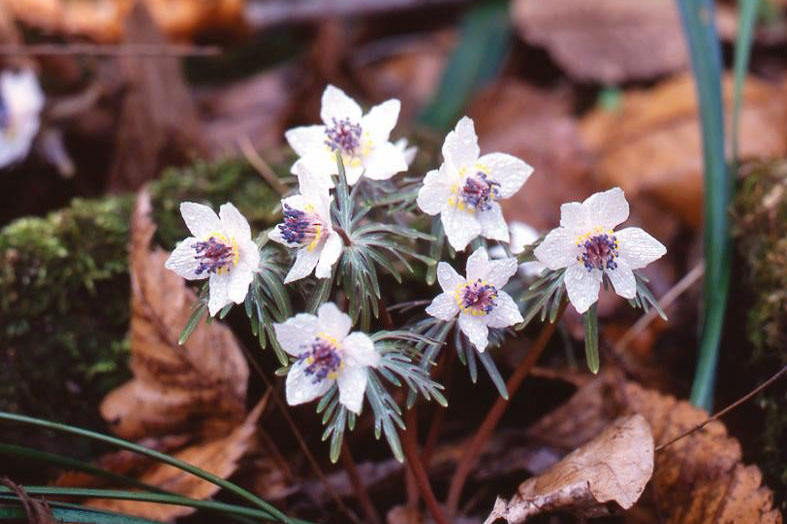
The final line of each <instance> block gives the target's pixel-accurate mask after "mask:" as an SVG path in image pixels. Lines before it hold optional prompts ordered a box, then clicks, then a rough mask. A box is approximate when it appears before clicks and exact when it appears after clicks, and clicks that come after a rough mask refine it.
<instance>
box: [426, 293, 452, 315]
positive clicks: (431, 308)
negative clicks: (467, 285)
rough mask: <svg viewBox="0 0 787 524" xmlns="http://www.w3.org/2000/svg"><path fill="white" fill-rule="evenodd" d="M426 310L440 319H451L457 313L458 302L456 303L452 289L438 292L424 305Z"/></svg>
mask: <svg viewBox="0 0 787 524" xmlns="http://www.w3.org/2000/svg"><path fill="white" fill-rule="evenodd" d="M426 312H427V314H429V315H432V316H433V317H435V318H439V319H440V320H445V321H448V320H451V319H452V318H454V317H455V316H456V315H457V313H459V304H457V303H456V297H455V296H454V293H453V292H452V291H446V292H445V293H440V294H439V295H437V296H436V297H434V300H432V303H431V304H429V305H428V306H427V307H426Z"/></svg>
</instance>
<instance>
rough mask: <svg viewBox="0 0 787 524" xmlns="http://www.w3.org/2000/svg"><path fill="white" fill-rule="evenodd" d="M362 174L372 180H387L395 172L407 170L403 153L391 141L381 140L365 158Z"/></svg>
mask: <svg viewBox="0 0 787 524" xmlns="http://www.w3.org/2000/svg"><path fill="white" fill-rule="evenodd" d="M364 165H365V166H366V171H364V176H365V177H367V178H370V179H372V180H388V179H389V178H391V177H392V176H394V175H395V174H396V173H401V172H402V171H407V162H406V161H405V159H404V154H403V153H402V152H401V151H400V150H399V149H398V148H397V147H396V146H395V145H393V144H392V143H390V142H383V143H382V144H380V145H378V146H377V147H375V148H374V149H373V150H372V152H371V153H370V154H369V156H368V157H367V158H366V159H365V161H364Z"/></svg>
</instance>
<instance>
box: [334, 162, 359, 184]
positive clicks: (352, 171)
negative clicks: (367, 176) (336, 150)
mask: <svg viewBox="0 0 787 524" xmlns="http://www.w3.org/2000/svg"><path fill="white" fill-rule="evenodd" d="M337 169H338V168H337ZM337 173H338V171H337ZM363 173H364V167H363V164H362V163H355V164H353V165H347V163H346V162H345V166H344V176H345V177H346V178H347V185H350V186H354V185H355V183H356V182H358V180H360V179H361V176H363Z"/></svg>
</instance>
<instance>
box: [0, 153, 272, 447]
mask: <svg viewBox="0 0 787 524" xmlns="http://www.w3.org/2000/svg"><path fill="white" fill-rule="evenodd" d="M150 192H151V195H152V198H153V204H154V210H155V211H154V213H155V219H156V222H157V224H158V231H157V240H158V241H159V243H160V244H161V245H162V246H163V247H165V248H167V249H171V248H172V247H174V245H175V243H176V242H177V241H178V240H180V239H182V238H184V237H185V236H186V233H187V232H186V229H185V226H184V225H183V221H182V220H181V217H180V213H179V210H178V206H179V204H180V202H182V201H184V200H193V201H197V202H204V203H209V204H212V205H213V206H214V208H216V209H217V208H218V205H220V204H222V203H224V202H227V201H232V202H233V203H234V204H235V205H236V206H237V207H238V208H239V209H240V210H241V212H242V213H244V214H245V215H246V216H247V217H248V218H249V220H250V222H252V225H253V226H256V228H257V230H260V229H261V228H264V227H266V226H268V225H269V224H270V223H271V222H272V221H273V219H274V218H275V215H274V213H275V212H276V209H277V204H278V199H279V197H278V195H276V194H275V193H273V191H272V190H271V189H270V188H269V187H268V186H267V185H266V184H265V182H264V181H263V180H262V178H261V177H260V176H259V175H258V174H257V173H256V172H255V171H254V170H253V169H252V168H251V167H250V166H249V165H248V164H247V163H246V162H244V161H241V160H235V159H230V160H225V161H221V162H218V163H215V164H205V163H198V164H195V165H192V166H190V167H189V168H186V169H170V170H168V171H166V172H165V173H164V174H163V176H162V177H161V179H160V180H158V181H156V182H154V183H153V184H152V185H151V187H150ZM133 198H134V196H133V195H119V196H106V197H103V198H98V199H92V200H84V199H76V200H74V201H73V202H72V203H71V205H70V206H68V207H66V208H64V209H62V210H59V211H56V212H53V213H51V214H49V215H48V216H46V217H42V218H39V217H34V218H22V219H18V220H16V221H14V222H12V223H11V224H8V225H7V226H5V227H4V228H2V230H0V409H2V410H10V411H15V412H22V413H25V414H28V415H34V416H40V417H45V418H50V419H54V420H60V421H64V422H68V423H72V424H77V425H81V426H84V427H89V428H102V427H103V425H102V422H101V420H100V419H99V416H98V410H97V406H98V404H99V402H100V400H101V398H102V397H103V396H104V395H105V394H106V393H107V391H109V390H110V389H112V388H113V387H115V386H116V385H118V384H120V383H121V382H123V381H124V380H126V379H127V378H128V374H129V372H128V367H127V365H126V360H127V357H128V349H129V348H128V341H127V337H126V335H127V330H128V323H129V278H128V264H127V243H128V235H129V217H130V213H131V207H132V203H133ZM5 429H8V428H5ZM5 434H9V433H7V432H6V433H5ZM4 440H5V439H4ZM14 440H18V439H14Z"/></svg>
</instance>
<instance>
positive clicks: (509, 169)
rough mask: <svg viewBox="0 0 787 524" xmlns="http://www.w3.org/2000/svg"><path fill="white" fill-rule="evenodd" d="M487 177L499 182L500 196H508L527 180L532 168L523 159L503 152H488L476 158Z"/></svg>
mask: <svg viewBox="0 0 787 524" xmlns="http://www.w3.org/2000/svg"><path fill="white" fill-rule="evenodd" d="M478 163H479V164H481V167H482V169H483V168H485V169H487V170H488V172H489V178H490V179H491V180H494V181H495V182H497V183H498V184H500V196H501V197H502V198H510V197H511V196H513V195H514V193H516V192H517V191H519V189H520V188H521V187H522V184H524V183H525V182H527V179H528V178H530V175H531V174H533V168H532V167H531V166H530V165H529V164H528V163H527V162H525V161H524V160H520V159H519V158H517V157H515V156H512V155H507V154H505V153H490V154H488V155H484V156H482V157H481V158H479V159H478Z"/></svg>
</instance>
